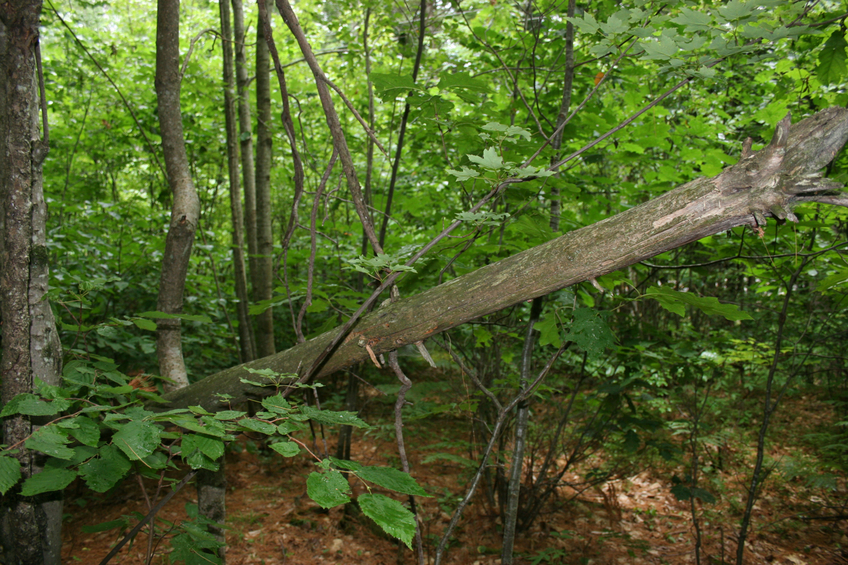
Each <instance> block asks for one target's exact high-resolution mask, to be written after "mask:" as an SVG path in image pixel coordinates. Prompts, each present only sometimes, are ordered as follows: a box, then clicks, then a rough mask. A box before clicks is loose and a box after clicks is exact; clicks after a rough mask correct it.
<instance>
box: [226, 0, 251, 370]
mask: <svg viewBox="0 0 848 565" xmlns="http://www.w3.org/2000/svg"><path fill="white" fill-rule="evenodd" d="M219 7H220V10H221V36H222V39H223V41H222V42H221V44H222V47H223V50H224V121H225V123H226V129H227V166H228V167H227V168H228V169H229V178H230V212H231V215H232V219H233V232H232V233H233V246H232V250H233V278H234V279H235V286H236V298H237V299H238V303H237V304H236V313H237V315H238V324H239V326H238V332H239V349H240V358H241V361H242V362H247V361H252V360H253V359H255V358H256V353H255V349H254V347H253V332H252V331H251V330H252V328H251V326H250V317H249V316H248V314H247V310H248V305H249V304H250V298H249V297H248V293H247V274H246V272H245V263H244V235H243V231H244V230H243V227H244V226H243V217H242V208H241V186H240V184H239V155H238V143H237V139H238V134H237V132H236V108H235V104H236V100H235V98H236V97H235V92H234V88H233V43H232V41H233V33H232V27H231V23H230V5H229V3H228V2H226V0H222V1H221V2H220V3H219Z"/></svg>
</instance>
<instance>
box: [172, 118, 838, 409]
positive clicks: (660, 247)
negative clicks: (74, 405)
mask: <svg viewBox="0 0 848 565" xmlns="http://www.w3.org/2000/svg"><path fill="white" fill-rule="evenodd" d="M846 139H848V110H846V109H843V108H836V107H834V108H829V109H827V110H823V111H821V112H819V113H817V114H815V115H814V116H812V117H810V118H807V119H805V120H803V121H801V122H799V123H797V124H795V125H794V126H791V127H790V117H789V116H788V115H787V116H786V118H784V119H783V120H782V121H781V122H780V123H779V124H778V126H777V130H776V131H775V134H774V138H773V139H772V141H771V143H770V144H769V145H768V146H767V147H765V148H764V149H762V150H761V151H759V152H756V153H753V152H752V151H751V142H750V140H748V141H747V142H746V144H745V146H744V147H743V151H742V159H741V160H740V161H739V162H738V163H737V164H735V165H733V166H732V167H728V168H727V169H725V170H724V171H723V172H722V173H721V174H720V175H718V176H715V177H712V178H699V179H696V180H694V181H692V182H689V183H687V184H685V185H683V186H680V187H678V188H676V189H674V190H672V191H670V192H668V193H666V194H664V195H662V196H660V197H658V198H655V199H653V200H650V201H648V202H646V203H644V204H641V205H640V206H636V207H634V208H631V209H629V210H627V211H624V212H621V213H620V214H617V215H615V216H612V217H609V218H607V219H605V220H603V221H601V222H598V223H596V224H592V225H590V226H586V227H584V228H581V229H579V230H575V231H573V232H569V233H567V234H565V235H563V236H562V237H559V238H557V239H554V240H551V241H549V242H547V243H544V244H542V245H539V246H537V247H534V248H532V249H528V250H526V251H523V252H521V253H518V254H516V255H513V256H512V257H508V258H506V259H503V260H501V261H498V262H497V263H493V264H490V265H486V266H485V267H481V268H480V269H477V270H476V271H473V272H471V273H468V274H466V275H463V276H461V277H458V278H456V279H453V280H451V281H448V282H446V283H444V284H442V285H439V286H437V287H433V288H431V289H429V290H427V291H425V292H422V293H421V294H417V295H415V296H410V297H408V298H404V299H401V300H399V301H397V302H395V303H393V304H388V305H386V306H384V307H382V308H380V309H378V310H376V311H374V312H372V313H370V314H368V315H366V316H364V317H363V318H362V319H360V320H359V321H358V322H357V323H356V324H355V326H354V327H353V329H352V330H351V331H350V333H349V334H348V335H347V336H346V337H345V339H344V341H343V342H342V343H341V344H340V345H339V346H338V347H337V348H336V350H335V352H334V353H333V354H332V356H330V357H329V358H328V359H327V360H326V362H325V363H324V364H323V365H322V366H321V368H320V370H319V371H317V373H316V376H323V375H328V374H330V373H333V372H335V371H338V370H339V369H343V368H345V367H348V366H350V365H353V364H354V363H357V362H360V361H363V360H367V359H368V358H369V357H370V353H369V351H368V349H370V350H371V351H372V352H373V353H375V354H377V355H379V354H380V353H386V352H389V351H392V350H394V349H398V348H399V347H401V346H403V345H406V344H412V343H415V342H418V341H421V340H424V339H427V338H429V337H432V336H434V335H436V334H438V333H440V332H443V331H446V330H448V329H450V328H453V327H455V326H458V325H460V324H463V323H465V322H468V321H470V320H474V319H476V318H479V317H481V316H484V315H486V314H490V313H492V312H496V311H498V310H501V309H503V308H506V307H508V306H511V305H513V304H516V303H518V302H522V301H526V300H529V299H532V298H535V297H537V296H544V295H546V294H549V293H551V292H553V291H555V290H559V289H562V288H565V287H568V286H571V285H573V284H577V283H579V282H583V281H586V280H590V279H593V278H595V277H599V276H601V275H604V274H607V273H610V272H613V271H616V270H618V269H622V268H624V267H627V266H628V265H632V264H634V263H638V262H639V261H643V260H645V259H647V258H650V257H653V256H655V255H658V254H660V253H663V252H665V251H669V250H672V249H675V248H677V247H680V246H682V245H685V244H687V243H690V242H692V241H696V240H698V239H701V238H703V237H707V236H710V235H714V234H716V233H720V232H723V231H726V230H729V229H730V228H733V227H737V226H744V225H748V226H753V227H760V226H764V225H765V222H766V217H767V216H773V217H776V218H778V219H781V220H783V219H789V220H792V221H796V218H795V215H794V214H793V213H792V209H793V207H794V206H796V205H797V204H800V203H804V202H821V203H826V204H834V205H839V206H848V195H846V194H845V193H842V192H834V191H836V190H837V189H839V188H841V187H842V185H841V184H839V183H836V182H834V181H831V180H829V179H826V178H823V177H822V175H821V173H820V170H821V169H822V168H823V167H824V166H825V165H826V164H827V163H829V162H830V161H831V160H832V159H833V157H834V156H835V155H836V153H837V152H838V151H839V150H840V149H841V148H842V146H843V145H844V144H845V141H846ZM338 333H339V330H338V329H335V330H331V331H329V332H326V333H324V334H322V335H320V336H318V337H316V338H314V339H312V340H310V341H308V342H306V343H303V344H300V345H297V346H295V347H292V348H291V349H289V350H287V351H283V352H281V353H277V354H275V355H272V356H270V357H265V358H263V359H258V360H256V361H253V362H251V363H246V364H244V365H239V366H236V367H232V368H230V369H227V370H225V371H221V372H220V373H216V374H214V375H211V376H209V377H207V378H205V379H203V380H202V381H200V382H197V383H195V384H193V385H191V386H188V387H186V388H183V389H180V390H178V391H174V392H171V393H169V394H167V395H165V398H166V399H167V400H168V401H169V406H168V407H169V408H181V407H186V406H191V405H201V406H203V407H204V408H206V409H207V410H217V409H221V408H224V407H225V406H224V405H223V404H221V403H220V401H219V400H218V399H217V397H216V396H214V395H215V394H216V393H223V394H227V395H230V397H231V398H230V400H229V401H228V402H229V403H239V402H242V401H244V400H246V399H248V398H252V397H256V396H261V395H262V394H263V390H262V389H259V388H257V387H255V386H252V385H249V384H245V383H242V382H241V380H240V379H241V378H249V379H251V380H254V381H255V380H257V379H256V376H254V375H252V374H250V373H248V372H247V371H246V369H248V368H252V369H272V370H274V371H276V372H279V373H296V372H297V371H298V370H299V369H300V368H301V367H310V366H311V365H312V363H313V361H314V360H315V359H316V358H317V357H318V356H319V355H320V354H321V352H322V351H323V350H324V349H325V348H326V347H327V346H328V344H329V343H330V342H331V341H332V339H333V338H334V337H335V336H336V335H337V334H338ZM269 392H270V391H269Z"/></svg>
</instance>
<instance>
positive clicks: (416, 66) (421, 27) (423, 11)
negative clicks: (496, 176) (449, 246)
mask: <svg viewBox="0 0 848 565" xmlns="http://www.w3.org/2000/svg"><path fill="white" fill-rule="evenodd" d="M419 12H420V14H419V16H418V50H417V51H416V53H415V63H413V65H412V82H413V84H414V83H415V81H416V80H417V79H418V71H419V70H420V68H421V58H422V56H423V55H424V32H425V31H426V29H427V26H426V25H425V23H424V21H425V20H424V18H425V17H426V16H427V0H421V6H420V8H419ZM409 96H411V94H410V95H408V96H407V99H406V101H405V102H404V106H403V116H402V117H401V119H400V130H399V131H398V140H397V147H396V148H395V158H394V160H393V161H392V176H391V179H390V180H389V190H388V192H387V193H386V206H385V209H384V211H383V222H382V224H381V225H380V246H381V247H382V246H383V245H385V243H386V228H387V227H388V224H389V218H390V217H391V215H392V198H393V197H394V194H395V185H396V183H397V177H398V171H399V170H400V156H401V154H402V153H403V140H404V136H405V134H406V124H407V123H408V122H409V111H410V105H409Z"/></svg>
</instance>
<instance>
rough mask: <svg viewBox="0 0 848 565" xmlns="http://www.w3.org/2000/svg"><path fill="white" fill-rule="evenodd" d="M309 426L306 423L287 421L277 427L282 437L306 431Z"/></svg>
mask: <svg viewBox="0 0 848 565" xmlns="http://www.w3.org/2000/svg"><path fill="white" fill-rule="evenodd" d="M307 426H308V424H306V423H304V422H295V421H294V420H286V421H285V422H283V423H281V424H279V425H278V426H277V433H278V434H280V435H286V434H290V433H292V432H299V431H302V430H305V429H306V428H307Z"/></svg>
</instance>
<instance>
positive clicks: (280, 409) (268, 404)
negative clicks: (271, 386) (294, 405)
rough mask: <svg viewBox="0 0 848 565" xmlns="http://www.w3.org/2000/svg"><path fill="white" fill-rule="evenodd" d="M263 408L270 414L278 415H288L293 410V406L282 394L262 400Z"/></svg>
mask: <svg viewBox="0 0 848 565" xmlns="http://www.w3.org/2000/svg"><path fill="white" fill-rule="evenodd" d="M262 406H263V407H264V408H265V410H268V411H269V412H274V413H276V414H288V413H289V410H290V409H291V404H289V401H288V400H286V399H285V398H284V397H283V395H282V394H276V395H274V396H269V397H267V398H263V399H262Z"/></svg>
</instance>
